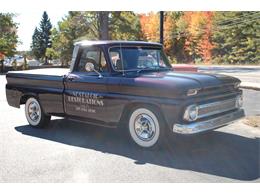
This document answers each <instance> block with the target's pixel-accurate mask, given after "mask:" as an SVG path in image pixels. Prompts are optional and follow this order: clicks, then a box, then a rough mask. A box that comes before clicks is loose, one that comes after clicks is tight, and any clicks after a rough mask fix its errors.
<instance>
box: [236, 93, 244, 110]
mask: <svg viewBox="0 0 260 195" xmlns="http://www.w3.org/2000/svg"><path fill="white" fill-rule="evenodd" d="M242 106H243V96H242V95H239V96H237V98H236V107H237V108H241V107H242Z"/></svg>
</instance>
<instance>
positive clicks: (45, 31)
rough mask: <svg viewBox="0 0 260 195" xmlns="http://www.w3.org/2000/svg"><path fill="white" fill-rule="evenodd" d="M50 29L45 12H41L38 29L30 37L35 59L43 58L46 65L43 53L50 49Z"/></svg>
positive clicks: (46, 59) (46, 58)
mask: <svg viewBox="0 0 260 195" xmlns="http://www.w3.org/2000/svg"><path fill="white" fill-rule="evenodd" d="M51 29H52V24H51V22H50V19H49V17H48V14H47V12H46V11H44V12H43V15H42V19H41V22H40V27H39V28H36V29H35V31H34V34H33V37H32V51H33V53H34V55H35V57H36V58H38V59H39V58H44V60H45V64H47V63H48V57H47V56H46V54H45V52H46V49H47V48H51Z"/></svg>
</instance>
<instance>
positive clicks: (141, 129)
mask: <svg viewBox="0 0 260 195" xmlns="http://www.w3.org/2000/svg"><path fill="white" fill-rule="evenodd" d="M162 121H163V120H162V119H161V116H160V115H159V113H158V111H157V112H156V110H155V109H153V108H152V107H148V106H147V107H135V108H133V109H132V112H131V113H130V115H129V119H128V130H129V134H130V137H131V138H132V140H133V141H134V142H135V143H136V144H137V145H139V146H141V147H144V148H154V147H157V146H159V145H160V144H161V142H162V140H163V136H164V132H163V128H164V123H163V122H162Z"/></svg>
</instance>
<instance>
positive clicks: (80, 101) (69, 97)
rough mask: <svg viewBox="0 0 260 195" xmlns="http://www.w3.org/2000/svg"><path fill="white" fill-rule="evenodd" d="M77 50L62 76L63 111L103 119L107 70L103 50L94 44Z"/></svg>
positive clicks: (90, 118) (104, 117)
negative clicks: (73, 63)
mask: <svg viewBox="0 0 260 195" xmlns="http://www.w3.org/2000/svg"><path fill="white" fill-rule="evenodd" d="M80 53H81V54H79V55H80V59H79V60H78V62H77V65H76V66H75V68H74V70H72V72H71V73H70V74H69V75H68V76H67V77H66V78H65V92H64V107H65V113H66V114H68V115H69V116H70V117H73V116H75V117H76V118H77V119H80V120H82V119H83V120H84V119H85V120H88V121H89V120H90V121H89V122H91V120H93V122H99V121H103V122H106V118H107V117H106V115H107V112H106V107H107V105H106V104H107V85H106V83H107V79H108V76H109V72H108V69H107V62H106V59H105V58H104V53H103V51H102V50H101V49H100V48H98V47H87V48H85V49H83V51H81V52H80ZM89 65H92V66H93V68H94V69H91V70H90V69H89V67H90V66H89Z"/></svg>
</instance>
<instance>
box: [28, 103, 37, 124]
mask: <svg viewBox="0 0 260 195" xmlns="http://www.w3.org/2000/svg"><path fill="white" fill-rule="evenodd" d="M28 114H29V117H30V119H31V120H32V121H35V122H36V121H37V120H38V119H39V117H40V107H39V105H38V104H37V103H35V102H31V103H30V104H29V106H28Z"/></svg>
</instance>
